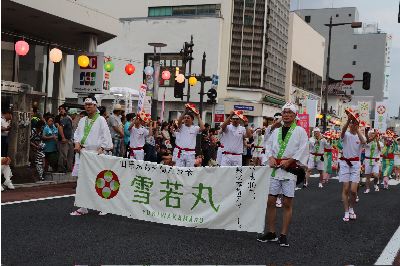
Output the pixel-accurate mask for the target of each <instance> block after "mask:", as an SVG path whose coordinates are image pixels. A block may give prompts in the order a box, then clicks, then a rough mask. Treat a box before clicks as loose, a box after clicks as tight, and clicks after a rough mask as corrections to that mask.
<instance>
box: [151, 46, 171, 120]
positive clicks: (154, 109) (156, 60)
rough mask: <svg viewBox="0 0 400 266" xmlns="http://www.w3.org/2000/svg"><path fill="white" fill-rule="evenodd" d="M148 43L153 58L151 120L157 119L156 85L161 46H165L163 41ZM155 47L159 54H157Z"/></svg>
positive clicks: (158, 80) (158, 79)
mask: <svg viewBox="0 0 400 266" xmlns="http://www.w3.org/2000/svg"><path fill="white" fill-rule="evenodd" d="M148 45H150V46H152V47H154V56H153V57H154V58H153V68H154V73H153V99H152V103H151V118H152V119H153V121H157V105H158V86H159V84H160V54H161V48H162V47H165V46H167V45H166V44H165V43H159V42H151V43H148ZM157 48H160V49H159V54H158V55H157Z"/></svg>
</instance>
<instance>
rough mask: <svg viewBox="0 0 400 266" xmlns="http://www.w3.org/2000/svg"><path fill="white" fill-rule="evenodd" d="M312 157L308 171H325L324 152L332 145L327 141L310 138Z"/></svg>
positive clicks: (309, 160)
mask: <svg viewBox="0 0 400 266" xmlns="http://www.w3.org/2000/svg"><path fill="white" fill-rule="evenodd" d="M309 145H310V157H309V159H308V169H315V168H316V169H317V170H319V171H323V170H324V160H325V159H324V150H325V149H329V148H330V145H329V144H328V142H327V141H326V139H319V140H318V139H316V138H315V137H312V138H310V140H309Z"/></svg>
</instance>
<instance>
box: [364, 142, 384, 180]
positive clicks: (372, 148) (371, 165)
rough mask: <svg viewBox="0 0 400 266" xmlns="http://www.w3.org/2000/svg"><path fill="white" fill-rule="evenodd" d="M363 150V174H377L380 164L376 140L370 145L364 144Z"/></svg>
mask: <svg viewBox="0 0 400 266" xmlns="http://www.w3.org/2000/svg"><path fill="white" fill-rule="evenodd" d="M380 146H381V147H382V144H381V145H380ZM364 148H365V159H364V167H365V172H364V173H365V174H366V175H370V174H376V175H378V174H379V168H380V166H381V164H380V152H379V149H378V143H377V141H376V140H373V141H371V142H370V143H366V144H364Z"/></svg>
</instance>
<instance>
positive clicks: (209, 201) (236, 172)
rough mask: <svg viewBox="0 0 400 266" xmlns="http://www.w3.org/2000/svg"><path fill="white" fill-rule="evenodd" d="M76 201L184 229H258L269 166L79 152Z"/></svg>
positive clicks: (267, 184) (255, 230)
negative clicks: (176, 162) (163, 161)
mask: <svg viewBox="0 0 400 266" xmlns="http://www.w3.org/2000/svg"><path fill="white" fill-rule="evenodd" d="M80 160H81V161H80V169H79V178H78V185H77V189H76V196H75V205H76V206H79V207H86V208H89V209H94V210H99V211H103V212H107V213H112V214H116V215H122V216H126V217H129V218H134V219H138V220H144V221H150V222H157V223H163V224H171V225H178V226H186V227H197V228H211V229H225V230H237V231H247V232H262V231H263V230H264V217H265V212H266V203H267V200H266V199H267V195H268V188H269V176H270V175H271V171H272V169H271V168H269V167H249V166H244V167H182V168H179V167H170V166H165V165H160V164H155V163H152V162H145V161H137V160H130V159H126V158H120V157H113V156H106V155H97V154H96V153H91V152H87V151H82V152H81V156H80Z"/></svg>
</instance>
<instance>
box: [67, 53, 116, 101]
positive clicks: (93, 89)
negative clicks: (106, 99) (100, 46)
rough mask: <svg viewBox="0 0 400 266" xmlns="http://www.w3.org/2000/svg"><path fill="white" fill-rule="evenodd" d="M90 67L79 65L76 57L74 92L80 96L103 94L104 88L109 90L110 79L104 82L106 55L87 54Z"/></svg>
mask: <svg viewBox="0 0 400 266" xmlns="http://www.w3.org/2000/svg"><path fill="white" fill-rule="evenodd" d="M86 56H87V57H89V65H88V66H87V67H81V66H79V65H78V55H77V56H75V61H74V62H75V63H74V76H73V82H72V92H75V93H80V94H85V93H86V94H88V93H103V90H104V88H106V89H107V88H108V89H109V81H108V79H106V80H104V82H103V66H104V53H87V54H86Z"/></svg>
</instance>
